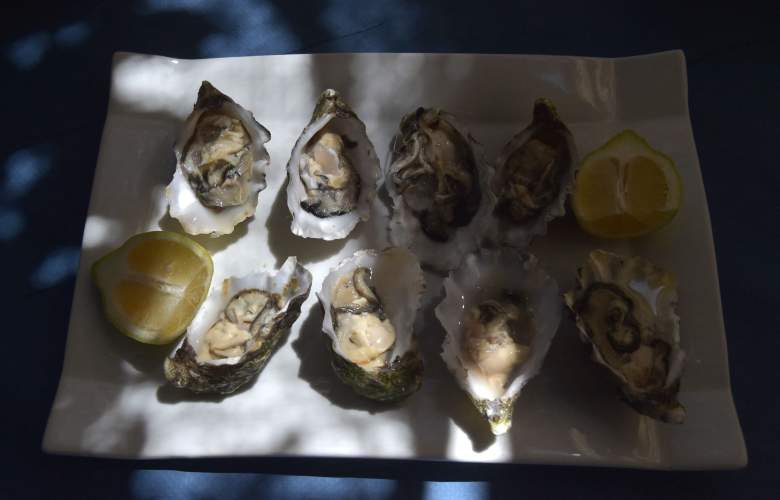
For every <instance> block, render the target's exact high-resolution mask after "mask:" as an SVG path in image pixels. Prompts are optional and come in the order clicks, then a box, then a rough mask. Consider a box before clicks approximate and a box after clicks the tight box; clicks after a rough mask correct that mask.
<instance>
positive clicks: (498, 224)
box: [490, 99, 577, 247]
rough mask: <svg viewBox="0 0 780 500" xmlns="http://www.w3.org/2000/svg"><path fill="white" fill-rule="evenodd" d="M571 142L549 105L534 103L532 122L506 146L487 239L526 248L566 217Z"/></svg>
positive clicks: (572, 163) (540, 101)
mask: <svg viewBox="0 0 780 500" xmlns="http://www.w3.org/2000/svg"><path fill="white" fill-rule="evenodd" d="M576 157H577V149H576V146H575V144H574V138H573V136H572V134H571V132H569V129H568V128H566V125H564V123H563V122H562V121H561V120H560V118H559V117H558V113H557V111H556V110H555V107H554V106H553V104H552V102H551V101H550V100H549V99H537V100H536V102H535V103H534V110H533V121H532V122H531V124H530V125H528V127H526V128H525V129H524V130H523V131H522V132H520V133H519V134H517V135H516V136H514V137H513V138H512V139H511V140H510V141H509V142H508V143H507V144H506V146H504V148H503V150H502V151H501V154H500V156H499V158H498V160H497V161H496V175H495V177H493V183H492V188H493V192H494V193H495V195H496V197H497V203H496V209H495V213H494V215H495V220H494V227H493V228H492V229H493V231H492V233H493V234H491V235H490V236H491V237H492V238H493V239H496V240H497V241H499V242H500V243H504V244H507V245H511V246H516V247H525V246H527V245H529V244H530V243H531V240H532V239H533V237H534V236H536V235H540V234H544V233H545V232H546V231H547V223H548V222H549V221H550V220H552V219H554V218H555V217H559V216H561V215H563V214H564V213H565V208H564V203H565V201H566V196H567V195H568V193H569V191H570V189H571V186H572V183H573V182H574V173H575V169H576Z"/></svg>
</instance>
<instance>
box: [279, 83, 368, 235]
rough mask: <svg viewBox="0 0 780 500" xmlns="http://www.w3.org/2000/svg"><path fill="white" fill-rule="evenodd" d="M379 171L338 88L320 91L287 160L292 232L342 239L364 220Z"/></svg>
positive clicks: (362, 128)
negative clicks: (312, 111)
mask: <svg viewBox="0 0 780 500" xmlns="http://www.w3.org/2000/svg"><path fill="white" fill-rule="evenodd" d="M379 171H380V170H379V159H378V158H377V156H376V152H375V151H374V146H373V144H372V143H371V141H370V140H369V138H368V135H367V134H366V127H365V125H364V124H363V122H362V121H360V119H359V118H358V117H357V115H356V114H355V113H354V111H352V109H351V108H350V107H349V106H348V105H347V104H346V103H345V102H344V100H343V99H342V98H341V95H340V94H339V93H338V92H336V91H335V90H331V89H328V90H326V91H324V92H323V93H322V95H320V98H319V100H318V101H317V105H316V106H315V109H314V114H313V115H312V118H311V121H310V122H309V124H308V125H307V126H306V128H304V130H303V133H302V134H301V136H300V137H299V138H298V141H297V142H296V143H295V147H294V148H293V151H292V154H291V155H290V161H289V162H288V163H287V176H288V183H287V207H288V209H289V210H290V213H291V214H292V216H293V220H292V224H291V226H290V228H291V230H292V232H293V233H294V234H296V235H298V236H302V237H304V238H320V239H324V240H335V239H341V238H345V237H346V236H347V235H348V234H349V233H350V232H351V231H352V229H354V227H355V226H356V225H357V223H358V222H359V221H361V220H363V221H365V220H368V218H369V215H370V209H371V202H372V201H373V199H374V197H375V196H376V184H377V178H378V176H379Z"/></svg>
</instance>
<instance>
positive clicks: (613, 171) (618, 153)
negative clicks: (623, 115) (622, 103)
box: [572, 130, 682, 238]
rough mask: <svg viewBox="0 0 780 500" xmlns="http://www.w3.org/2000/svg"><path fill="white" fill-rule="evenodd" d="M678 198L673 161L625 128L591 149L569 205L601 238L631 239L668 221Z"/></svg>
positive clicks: (677, 174) (578, 174)
mask: <svg viewBox="0 0 780 500" xmlns="http://www.w3.org/2000/svg"><path fill="white" fill-rule="evenodd" d="M681 198H682V183H681V181H680V176H679V173H678V172H677V168H676V167H675V165H674V162H673V161H672V160H671V159H670V158H669V157H667V156H666V155H664V154H663V153H660V152H659V151H656V150H654V149H653V148H651V147H650V145H649V144H648V143H647V141H645V140H644V139H643V138H642V137H641V136H639V135H638V134H636V133H635V132H632V131H630V130H627V131H624V132H621V133H620V134H618V135H616V136H615V137H614V138H612V139H611V140H610V141H609V142H607V144H605V145H604V146H602V147H601V148H599V149H597V150H595V151H593V152H592V153H591V154H589V155H588V156H587V157H586V158H585V159H584V160H583V162H582V165H581V166H580V169H579V171H578V173H577V181H576V184H575V188H574V195H573V198H572V204H573V208H574V213H575V215H576V216H577V221H578V222H579V224H580V226H581V227H582V228H583V229H584V230H585V231H587V232H588V233H590V234H593V235H595V236H599V237H602V238H633V237H636V236H641V235H644V234H647V233H650V232H652V231H655V230H657V229H659V228H661V227H663V226H664V225H666V224H667V223H668V222H669V221H671V220H672V219H673V218H674V216H675V214H676V213H677V211H678V209H679V208H680V202H681Z"/></svg>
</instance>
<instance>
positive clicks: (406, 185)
mask: <svg viewBox="0 0 780 500" xmlns="http://www.w3.org/2000/svg"><path fill="white" fill-rule="evenodd" d="M491 175H492V169H491V168H490V167H489V166H488V165H487V164H486V163H485V162H484V160H483V158H482V148H481V146H479V144H478V143H477V142H476V141H475V140H474V139H473V138H472V137H471V135H470V134H469V133H468V132H466V131H465V130H464V129H463V128H462V127H461V126H460V125H458V124H457V123H456V121H455V118H454V117H453V116H452V115H450V114H448V113H445V112H443V111H439V110H436V109H424V108H418V109H417V110H416V111H415V112H413V113H410V114H408V115H406V116H404V117H403V119H402V120H401V127H400V133H399V134H398V135H397V136H396V137H395V138H394V140H393V144H392V145H391V164H390V166H389V167H388V169H387V175H386V179H385V184H386V186H387V190H388V192H389V194H390V196H391V198H392V199H393V217H392V220H391V221H390V239H391V241H392V242H393V244H395V245H398V246H401V247H405V248H409V249H411V251H412V252H414V253H415V254H416V255H417V256H418V257H419V258H420V260H421V261H422V262H423V263H424V264H426V265H428V266H430V267H432V268H434V269H437V270H440V271H447V270H449V269H452V268H454V267H456V266H457V265H458V263H459V262H460V260H461V258H462V257H463V255H465V254H466V253H468V252H471V251H474V250H475V249H476V248H477V245H478V243H479V240H480V238H481V236H482V232H483V223H484V221H485V218H486V216H488V215H489V214H490V212H491V211H492V209H493V204H494V197H493V195H492V194H491V193H490V189H489V186H490V176H491Z"/></svg>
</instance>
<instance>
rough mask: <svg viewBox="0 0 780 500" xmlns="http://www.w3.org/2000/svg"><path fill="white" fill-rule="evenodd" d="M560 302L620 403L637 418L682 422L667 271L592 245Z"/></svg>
mask: <svg viewBox="0 0 780 500" xmlns="http://www.w3.org/2000/svg"><path fill="white" fill-rule="evenodd" d="M564 299H565V301H566V305H568V307H569V309H571V311H572V312H573V313H574V317H575V319H576V322H577V328H578V329H579V332H580V337H581V338H582V340H583V341H584V342H587V343H589V344H591V345H592V346H593V358H594V360H595V361H596V362H598V363H600V364H602V365H604V366H606V367H607V368H608V369H609V371H610V372H612V374H613V375H615V377H616V378H617V379H618V381H619V383H620V388H621V391H622V394H623V397H624V399H625V400H626V402H628V404H630V405H631V406H632V407H634V409H636V411H638V412H639V413H642V414H644V415H648V416H650V417H653V418H655V419H658V420H662V421H664V422H674V423H682V422H683V420H684V419H685V408H684V407H683V406H682V405H681V404H680V403H679V401H678V400H677V393H678V391H679V389H680V378H681V376H682V370H683V363H684V359H685V353H684V351H683V350H682V349H681V348H680V331H679V317H678V316H677V313H676V312H675V308H676V306H677V283H676V279H675V277H674V275H673V274H671V273H669V272H667V271H664V270H663V269H661V268H659V267H656V266H655V265H653V264H652V263H650V262H649V261H647V260H645V259H642V258H641V257H625V256H621V255H617V254H614V253H610V252H606V251H604V250H595V251H593V252H591V253H590V256H589V257H588V260H587V261H586V262H585V266H583V267H582V268H580V270H579V273H578V276H577V286H576V287H575V289H574V290H572V291H570V292H567V293H566V294H565V295H564Z"/></svg>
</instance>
